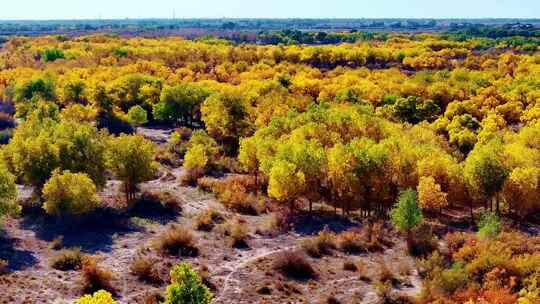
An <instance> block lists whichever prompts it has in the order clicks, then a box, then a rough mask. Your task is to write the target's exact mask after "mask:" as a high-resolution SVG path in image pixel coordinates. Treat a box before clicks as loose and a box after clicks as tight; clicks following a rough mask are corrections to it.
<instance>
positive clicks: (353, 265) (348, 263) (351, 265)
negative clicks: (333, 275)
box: [343, 260, 358, 272]
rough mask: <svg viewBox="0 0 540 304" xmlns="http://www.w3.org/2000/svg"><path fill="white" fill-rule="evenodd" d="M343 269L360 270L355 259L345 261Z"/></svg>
mask: <svg viewBox="0 0 540 304" xmlns="http://www.w3.org/2000/svg"><path fill="white" fill-rule="evenodd" d="M343 270H346V271H352V272H356V271H358V266H357V265H356V263H355V262H354V261H352V260H348V261H345V262H343Z"/></svg>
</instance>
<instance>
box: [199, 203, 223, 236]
mask: <svg viewBox="0 0 540 304" xmlns="http://www.w3.org/2000/svg"><path fill="white" fill-rule="evenodd" d="M222 221H223V216H222V215H221V213H219V212H218V211H217V210H216V209H214V208H208V209H206V210H204V211H203V212H201V213H199V214H198V215H197V217H196V218H195V226H196V227H197V229H198V230H203V231H211V230H212V229H213V228H214V226H215V224H216V223H220V222H222Z"/></svg>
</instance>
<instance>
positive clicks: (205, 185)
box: [197, 177, 218, 192]
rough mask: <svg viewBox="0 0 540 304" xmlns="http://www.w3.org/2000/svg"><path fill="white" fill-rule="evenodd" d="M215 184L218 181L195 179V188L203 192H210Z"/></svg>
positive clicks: (207, 178)
mask: <svg viewBox="0 0 540 304" xmlns="http://www.w3.org/2000/svg"><path fill="white" fill-rule="evenodd" d="M217 182H218V180H216V179H215V178H212V177H201V178H199V179H197V187H199V189H201V190H203V191H206V192H212V189H213V188H214V186H215V185H216V183H217Z"/></svg>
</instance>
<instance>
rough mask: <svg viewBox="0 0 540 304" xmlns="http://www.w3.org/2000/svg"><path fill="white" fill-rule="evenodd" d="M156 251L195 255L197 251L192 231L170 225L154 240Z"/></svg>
mask: <svg viewBox="0 0 540 304" xmlns="http://www.w3.org/2000/svg"><path fill="white" fill-rule="evenodd" d="M153 245H154V248H156V249H157V250H158V251H160V252H162V253H165V254H169V255H174V256H196V255H197V254H198V253H199V250H198V248H197V241H196V239H195V236H194V235H193V232H192V231H191V230H189V229H187V228H184V227H180V226H178V225H172V226H171V227H169V229H168V230H167V231H165V232H164V233H163V234H162V235H161V236H160V237H158V238H157V239H156V240H155V241H154V244H153Z"/></svg>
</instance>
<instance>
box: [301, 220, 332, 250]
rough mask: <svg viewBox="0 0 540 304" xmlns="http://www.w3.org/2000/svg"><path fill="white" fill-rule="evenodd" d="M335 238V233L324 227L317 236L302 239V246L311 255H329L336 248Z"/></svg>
mask: <svg viewBox="0 0 540 304" xmlns="http://www.w3.org/2000/svg"><path fill="white" fill-rule="evenodd" d="M335 238H336V234H335V233H333V232H332V231H330V229H328V227H325V228H324V229H323V230H322V231H320V232H319V234H317V236H315V237H312V238H308V239H305V240H304V241H302V248H303V249H304V251H305V252H306V253H307V254H309V255H310V256H312V257H321V256H323V255H329V254H332V250H333V249H335V248H336V244H335V242H334V239H335Z"/></svg>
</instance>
